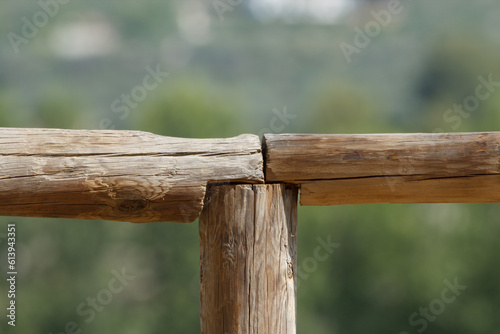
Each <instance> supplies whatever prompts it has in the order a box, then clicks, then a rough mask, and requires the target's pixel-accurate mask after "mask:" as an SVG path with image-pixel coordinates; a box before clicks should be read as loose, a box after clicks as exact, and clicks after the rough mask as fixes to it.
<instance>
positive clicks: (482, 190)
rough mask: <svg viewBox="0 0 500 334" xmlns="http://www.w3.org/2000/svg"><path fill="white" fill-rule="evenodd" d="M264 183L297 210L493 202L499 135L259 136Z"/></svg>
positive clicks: (498, 196)
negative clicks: (294, 194)
mask: <svg viewBox="0 0 500 334" xmlns="http://www.w3.org/2000/svg"><path fill="white" fill-rule="evenodd" d="M264 150H265V152H266V159H265V160H266V168H265V172H266V182H286V183H295V184H299V185H301V204H302V205H334V204H369V203H450V202H454V203H474V202H500V133H497V132H492V133H448V134H371V135H307V134H304V135H294V134H287V135H265V136H264Z"/></svg>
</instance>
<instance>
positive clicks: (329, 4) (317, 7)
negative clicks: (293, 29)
mask: <svg viewBox="0 0 500 334" xmlns="http://www.w3.org/2000/svg"><path fill="white" fill-rule="evenodd" d="M250 7H251V9H252V11H253V12H254V13H255V14H256V15H257V16H258V17H260V18H262V19H264V20H268V19H274V18H282V19H285V20H290V21H294V20H300V19H304V18H309V19H311V20H313V21H316V22H319V23H325V24H329V23H335V22H336V21H337V20H338V19H339V18H340V17H341V16H342V15H344V14H345V13H347V12H348V11H350V10H351V9H352V8H353V7H354V4H353V1H352V0H251V2H250Z"/></svg>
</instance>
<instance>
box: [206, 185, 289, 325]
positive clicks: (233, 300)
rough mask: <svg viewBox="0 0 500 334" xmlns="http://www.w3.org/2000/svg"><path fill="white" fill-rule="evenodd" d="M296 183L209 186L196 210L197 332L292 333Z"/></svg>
mask: <svg viewBox="0 0 500 334" xmlns="http://www.w3.org/2000/svg"><path fill="white" fill-rule="evenodd" d="M296 229H297V188H296V187H295V186H292V185H283V184H274V185H231V186H215V187H210V188H209V192H208V195H207V202H206V205H205V208H204V210H203V213H202V215H201V217H200V250H201V255H200V288H201V333H203V334H221V333H239V334H246V333H262V334H267V333H273V334H285V333H286V334H295V332H296V328H295V317H296V272H297V237H296Z"/></svg>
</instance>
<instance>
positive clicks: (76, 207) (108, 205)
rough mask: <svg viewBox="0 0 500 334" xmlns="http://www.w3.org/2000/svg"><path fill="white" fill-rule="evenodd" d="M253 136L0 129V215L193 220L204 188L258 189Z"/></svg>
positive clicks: (256, 143)
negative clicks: (230, 185) (247, 185)
mask: <svg viewBox="0 0 500 334" xmlns="http://www.w3.org/2000/svg"><path fill="white" fill-rule="evenodd" d="M262 160H263V159H262V153H261V144H260V140H259V138H258V137H257V136H254V135H241V136H238V137H235V138H230V139H181V138H172V137H163V136H158V135H153V134H151V133H146V132H139V131H86V130H58V129H15V128H0V215H3V216H28V217H56V218H82V219H106V220H119V221H120V220H121V221H132V222H158V221H172V222H191V221H193V220H195V219H196V218H197V217H198V216H199V215H200V214H201V211H202V209H203V199H204V197H205V191H206V187H207V183H209V182H213V183H219V182H220V183H224V182H239V183H263V182H264V176H263V161H262Z"/></svg>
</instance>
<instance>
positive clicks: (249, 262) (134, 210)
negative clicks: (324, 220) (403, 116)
mask: <svg viewBox="0 0 500 334" xmlns="http://www.w3.org/2000/svg"><path fill="white" fill-rule="evenodd" d="M0 167H1V169H0V170H1V172H0V215H5V216H28V217H54V218H78V219H106V220H117V221H130V222H137V223H142V222H160V221H170V222H192V221H194V220H195V219H197V218H198V217H200V226H199V228H200V246H201V256H200V289H201V330H202V333H207V334H220V333H278V334H284V333H287V334H288V333H295V312H296V286H297V284H296V283H297V251H296V246H297V235H296V230H297V199H298V194H299V190H300V202H301V204H302V205H336V204H365V203H438V202H439V203H443V202H458V203H466V202H476V203H477V202H500V133H491V132H490V133H453V134H372V135H310V134H303V135H300V134H283V135H265V136H264V138H263V143H262V146H261V143H260V140H259V138H258V137H257V136H254V135H241V136H238V137H235V138H229V139H181V138H172V137H163V136H158V135H153V134H150V133H145V132H139V131H86V130H58V129H14V128H0Z"/></svg>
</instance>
